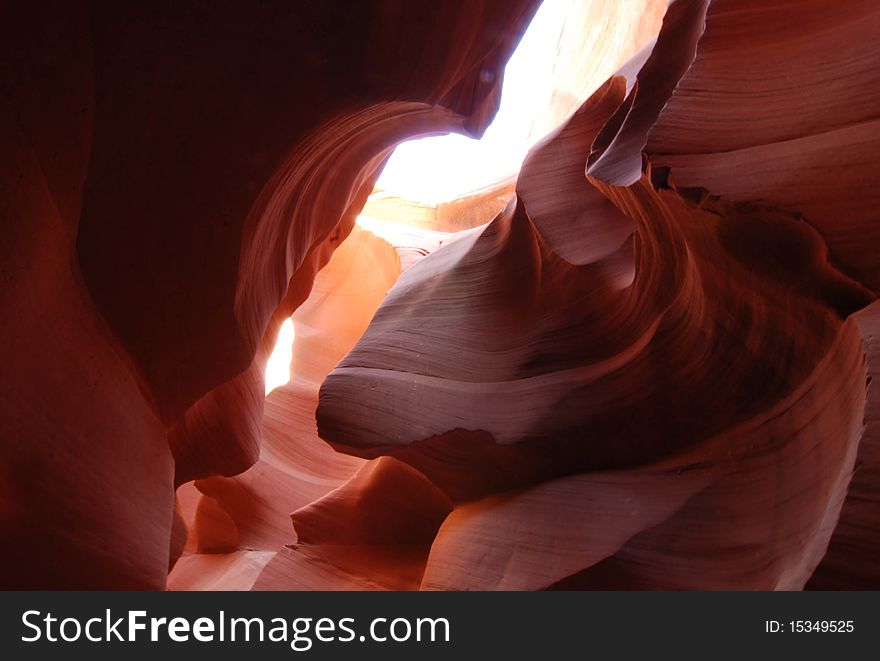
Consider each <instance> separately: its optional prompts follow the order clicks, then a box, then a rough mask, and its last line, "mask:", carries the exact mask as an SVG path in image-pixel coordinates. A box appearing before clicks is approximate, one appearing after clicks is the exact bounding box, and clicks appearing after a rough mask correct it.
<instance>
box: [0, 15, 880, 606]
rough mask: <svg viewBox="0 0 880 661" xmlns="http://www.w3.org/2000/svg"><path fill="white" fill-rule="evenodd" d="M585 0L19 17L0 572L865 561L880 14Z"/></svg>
mask: <svg viewBox="0 0 880 661" xmlns="http://www.w3.org/2000/svg"><path fill="white" fill-rule="evenodd" d="M570 5H571V7H570V10H569V11H568V14H567V19H566V21H567V22H566V24H565V29H564V30H563V32H562V34H561V37H560V39H559V43H558V49H559V56H560V65H559V66H558V67H557V70H555V71H554V79H553V81H552V88H553V90H554V92H553V93H552V94H551V95H550V98H549V99H548V104H547V108H546V110H545V111H544V114H543V115H542V116H540V117H538V118H536V120H535V124H534V130H536V131H540V132H542V133H544V132H546V135H545V137H543V138H542V139H541V140H540V141H538V142H537V144H536V145H535V146H534V147H533V148H532V150H531V151H530V152H529V154H528V156H527V158H526V160H525V162H524V163H523V165H522V167H521V169H520V170H519V174H518V176H517V178H516V180H515V181H505V182H499V183H498V185H497V186H494V187H491V188H490V189H486V190H482V191H474V193H473V194H471V195H468V196H464V197H462V198H459V199H456V200H450V201H448V202H445V203H443V204H441V205H438V206H437V207H436V208H431V209H429V208H427V207H424V208H422V207H420V208H418V209H414V210H407V209H406V208H404V207H400V206H397V207H395V204H396V203H395V202H394V200H393V198H391V197H389V196H386V197H384V198H374V199H373V201H372V202H371V203H370V204H367V198H368V196H369V194H370V193H371V191H372V190H373V186H374V183H375V180H376V178H377V177H378V174H379V172H380V171H381V168H382V166H383V164H384V162H385V160H386V159H387V158H388V156H389V154H390V153H391V150H392V149H393V147H394V146H395V145H396V144H398V143H400V142H401V141H403V140H406V139H409V138H412V137H415V136H419V135H425V134H432V133H438V132H446V131H459V132H463V133H467V134H470V135H473V136H479V135H480V134H481V133H482V132H483V131H484V130H485V128H486V127H487V126H488V124H489V123H490V121H491V119H492V117H493V115H494V113H495V110H496V108H497V104H498V100H499V93H500V88H501V84H502V73H503V68H504V64H505V62H506V61H507V59H508V58H509V56H510V54H511V52H512V51H513V49H514V47H515V46H516V43H517V41H518V40H519V38H520V37H521V35H522V33H523V31H524V30H525V28H526V27H527V24H528V22H529V20H530V18H531V16H532V15H533V14H534V12H535V10H536V9H537V4H536V3H535V2H532V1H529V0H522V1H519V0H517V1H513V2H512V1H510V0H497V1H493V0H483V1H479V0H478V1H471V0H468V1H467V2H443V3H416V2H404V1H400V2H396V1H393V2H382V3H375V4H373V3H354V4H352V5H350V6H345V7H344V8H343V6H342V5H341V4H338V3H332V2H326V3H325V2H321V3H295V4H291V3H266V4H261V5H254V4H253V3H244V2H242V3H238V4H235V3H233V5H231V6H229V7H226V8H224V10H223V11H219V10H216V9H212V8H209V7H202V6H200V7H198V8H196V7H192V6H183V5H180V6H178V5H175V6H174V7H171V8H166V9H165V10H163V11H161V12H159V11H158V10H156V9H155V8H152V7H151V6H150V5H143V6H136V5H124V6H118V7H117V6H112V7H111V6H104V5H101V6H96V7H92V8H89V7H80V6H76V5H51V6H46V7H42V8H38V7H32V6H27V7H26V6H23V5H20V6H18V7H14V6H10V7H6V8H4V9H3V10H2V13H0V26H2V27H0V33H2V34H0V37H2V38H0V50H2V57H0V80H2V83H3V85H2V87H0V90H2V92H0V93H2V95H3V98H4V101H5V103H3V104H2V108H0V152H2V153H3V155H4V156H3V158H2V159H0V164H2V165H0V167H2V172H0V180H2V181H3V185H2V188H0V222H2V229H3V231H2V232H0V256H2V261H0V264H2V266H0V269H2V270H0V274H2V279H3V287H2V288H0V315H2V317H3V319H4V325H3V330H2V331H0V337H2V339H3V342H2V343H0V351H2V352H3V354H2V356H0V531H2V535H3V540H4V544H3V546H2V551H0V587H3V588H7V589H9V588H19V589H20V588H26V589H32V588H61V589H71V588H110V589H166V588H167V589H172V590H213V589H221V590H251V589H253V590H292V589H293V590H309V589H322V590H327V589H333V590H336V589H338V590H351V589H369V590H418V589H424V590H544V589H550V590H556V589H560V590H564V589H662V590H669V589H690V590H701V589H764V590H800V589H878V588H880V564H878V562H877V558H878V557H880V555H878V554H880V486H878V485H880V394H878V392H880V391H878V390H877V388H878V385H877V383H876V382H874V377H875V375H876V374H877V373H878V371H880V339H878V338H880V303H878V302H876V299H877V295H878V293H880V230H878V228H880V218H877V213H878V212H877V209H878V208H880V204H878V200H877V199H876V198H877V195H878V193H877V191H878V190H880V163H878V159H877V157H876V153H877V144H876V141H877V136H878V131H877V126H878V122H880V80H878V76H880V73H878V72H880V46H878V42H877V40H876V39H875V38H874V35H876V34H878V33H880V5H878V4H877V3H876V2H869V1H868V0H856V1H854V2H848V3H837V4H834V3H827V2H823V1H821V0H674V1H673V2H671V3H670V4H669V6H668V8H667V6H666V5H667V3H666V2H665V0H657V1H652V0H626V1H624V2H608V1H606V0H570ZM599 58H601V60H600V59H599ZM365 204H366V205H367V210H368V212H369V213H370V214H376V215H383V214H384V217H382V218H375V217H371V218H367V217H364V218H362V219H361V220H360V221H358V222H357V223H356V221H357V220H358V216H359V214H360V213H361V211H362V210H363V209H364V207H365ZM392 207H395V208H392ZM499 209H501V211H500V212H499V211H498V210H499ZM288 318H292V321H293V325H294V330H295V339H294V340H293V346H292V355H293V358H292V361H291V378H290V381H289V382H288V383H287V384H286V385H283V386H281V387H279V388H277V389H275V390H274V391H273V392H271V393H270V394H269V395H268V396H265V384H264V372H265V369H266V364H267V361H268V359H269V356H270V354H271V352H272V349H273V347H274V346H275V343H276V339H277V337H278V334H279V329H280V327H281V325H282V323H283V322H284V321H285V320H286V319H288Z"/></svg>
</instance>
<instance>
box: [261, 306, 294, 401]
mask: <svg viewBox="0 0 880 661" xmlns="http://www.w3.org/2000/svg"><path fill="white" fill-rule="evenodd" d="M294 335H295V331H294V329H293V319H285V320H284V323H283V324H281V330H279V331H278V340H277V342H275V348H274V349H273V350H272V355H271V356H269V361H268V362H267V363H266V394H267V395H268V394H269V393H270V392H272V391H273V390H275V388H280V387H281V386H283V385H284V384H286V383H287V382H288V381H290V363H291V362H292V361H293V338H294Z"/></svg>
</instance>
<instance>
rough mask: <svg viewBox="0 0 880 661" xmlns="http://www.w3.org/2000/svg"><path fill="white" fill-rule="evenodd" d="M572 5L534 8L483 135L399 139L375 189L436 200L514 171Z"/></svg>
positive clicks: (544, 95) (549, 86)
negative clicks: (405, 140) (475, 137)
mask: <svg viewBox="0 0 880 661" xmlns="http://www.w3.org/2000/svg"><path fill="white" fill-rule="evenodd" d="M571 5H572V0H547V1H546V2H544V3H543V4H542V5H541V7H540V8H539V9H538V12H537V13H536V14H535V17H534V19H533V20H532V22H531V24H530V25H529V28H528V30H527V31H526V33H525V34H524V35H523V38H522V40H521V41H520V43H519V46H517V49H516V51H515V52H514V53H513V55H512V56H511V58H510V60H509V62H508V63H507V67H506V68H505V70H504V81H503V87H502V92H501V104H500V107H499V109H498V113H497V114H496V115H495V119H494V121H493V122H492V124H491V125H490V126H489V128H488V129H486V133H485V134H484V135H483V137H482V139H480V140H474V139H473V138H467V137H465V136H462V135H458V134H450V135H444V136H439V137H430V138H421V139H418V140H410V141H409V142H404V143H403V144H401V145H398V147H397V148H396V149H395V150H394V154H392V156H391V158H390V159H389V160H388V163H387V164H386V165H385V169H384V170H383V171H382V174H381V175H380V177H379V180H378V181H377V182H376V190H384V191H386V192H388V193H391V194H393V195H396V196H398V197H401V198H404V199H407V200H414V201H418V202H421V203H423V204H439V203H441V202H445V201H448V200H452V199H455V198H457V197H460V196H462V195H465V194H467V193H470V192H472V191H475V190H478V189H482V188H486V187H489V186H491V185H492V184H494V183H496V182H500V181H503V180H504V179H507V178H509V177H512V176H515V175H516V173H517V172H519V168H520V165H521V164H522V161H523V159H524V158H525V156H526V153H527V151H528V149H529V147H530V146H531V144H532V142H533V140H532V138H533V135H532V134H533V127H534V124H535V118H536V117H537V116H538V115H539V114H540V113H541V111H542V110H543V109H544V108H546V106H547V105H548V102H549V101H550V97H551V95H552V92H553V76H552V73H553V69H554V67H555V64H556V60H557V59H558V58H557V56H558V51H557V45H558V43H559V38H560V35H561V34H562V30H563V27H564V25H565V18H566V15H567V13H568V10H569V9H570V8H571ZM534 137H537V138H540V137H541V136H534Z"/></svg>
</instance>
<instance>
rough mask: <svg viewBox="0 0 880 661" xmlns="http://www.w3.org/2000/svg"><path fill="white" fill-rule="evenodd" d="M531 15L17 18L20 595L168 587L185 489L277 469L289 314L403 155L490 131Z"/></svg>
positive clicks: (7, 336)
mask: <svg viewBox="0 0 880 661" xmlns="http://www.w3.org/2000/svg"><path fill="white" fill-rule="evenodd" d="M532 11H534V3H532V2H507V1H505V2H500V1H495V2H471V1H468V2H444V3H411V2H376V3H361V2H354V3H327V2H311V1H309V2H298V3H268V4H262V5H254V4H253V3H251V2H228V3H223V5H222V6H201V5H199V6H194V5H191V4H189V3H148V4H140V3H112V4H108V3H94V4H89V3H82V4H78V3H52V2H46V3H7V4H5V5H4V7H3V9H2V16H0V26H2V28H0V31H2V35H0V43H2V47H0V48H2V57H0V60H2V63H3V64H2V69H0V71H2V80H3V87H2V93H3V99H4V102H3V104H2V107H3V110H2V112H3V118H2V121H0V136H2V140H0V153H2V154H3V158H2V168H3V172H2V181H3V188H2V197H0V201H2V207H0V209H2V211H0V214H2V216H0V217H2V228H3V231H2V232H0V237H2V238H0V251H2V269H3V271H2V272H3V281H4V285H3V288H2V294H0V305H2V317H3V319H4V325H3V328H4V330H3V343H2V351H3V356H2V359H0V364H2V368H0V369H2V372H0V384H2V389H3V390H2V403H0V407H2V408H0V439H2V461H0V465H2V467H3V474H2V477H0V493H2V502H3V506H2V518H0V526H2V535H3V539H4V544H3V550H2V552H0V553H2V558H0V566H2V567H3V569H2V572H3V573H2V578H0V584H2V585H3V586H4V587H92V588H100V587H107V588H161V587H162V586H164V584H165V575H166V572H167V567H168V564H169V558H168V555H169V540H170V534H171V525H172V503H173V485H174V484H175V483H181V482H183V481H186V480H189V479H192V478H194V477H208V476H210V475H216V474H218V473H220V474H234V473H238V472H241V471H242V470H244V469H245V468H247V467H248V466H249V465H251V464H252V463H253V462H254V461H255V460H256V458H257V456H258V453H259V434H260V429H261V417H262V410H261V409H262V389H263V386H262V378H261V376H262V362H263V361H264V360H265V357H266V355H267V351H268V348H271V345H272V344H273V340H274V335H275V333H276V332H277V327H278V325H279V324H280V322H281V320H282V319H283V318H284V317H285V316H287V315H288V314H289V313H290V312H291V311H292V310H293V309H294V307H295V306H296V305H297V304H298V303H300V302H301V301H302V300H304V299H305V297H306V295H307V293H308V291H309V289H310V287H311V281H312V279H313V277H314V274H315V272H316V271H317V269H318V268H320V266H321V265H322V264H323V263H324V262H326V260H327V258H328V257H329V255H330V253H331V252H332V250H333V248H334V247H335V246H336V245H338V243H339V242H340V241H342V239H344V238H345V236H347V234H348V233H349V231H350V230H351V226H352V223H353V221H354V214H355V213H356V212H357V210H358V209H359V207H360V206H361V205H362V204H363V202H364V200H365V197H366V194H367V193H369V191H370V189H371V188H372V182H373V180H374V178H375V177H376V175H377V173H378V168H379V167H380V165H381V163H382V162H383V160H384V158H385V156H386V154H387V153H388V151H389V150H390V148H391V147H393V145H394V144H395V143H396V142H398V141H400V140H403V139H406V138H408V137H410V136H412V135H415V134H418V133H420V132H433V131H442V130H457V131H465V132H470V133H472V134H475V135H478V134H479V133H480V132H481V131H482V130H483V129H484V128H485V126H486V125H487V123H488V121H489V119H490V117H491V116H492V114H493V112H494V108H495V104H496V103H497V97H498V90H499V86H500V79H501V71H502V67H503V63H504V61H505V60H506V59H507V57H508V56H509V54H510V52H511V50H512V48H513V46H514V45H515V43H516V40H517V39H518V36H519V35H520V34H521V32H522V30H523V29H524V28H525V25H526V24H527V22H528V18H529V16H530V13H531V12H532ZM279 306H280V308H279ZM175 461H176V467H175ZM175 468H176V469H175Z"/></svg>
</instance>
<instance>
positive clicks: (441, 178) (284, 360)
mask: <svg viewBox="0 0 880 661" xmlns="http://www.w3.org/2000/svg"><path fill="white" fill-rule="evenodd" d="M667 4H668V0H545V1H544V2H543V4H542V5H541V7H540V8H539V9H538V11H537V12H536V14H535V17H534V18H533V19H532V22H531V24H530V25H529V27H528V29H527V30H526V32H525V34H524V35H523V38H522V40H521V41H520V43H519V45H518V46H517V48H516V50H515V51H514V53H513V54H512V56H511V58H510V60H509V62H508V64H507V66H506V68H505V73H504V80H503V86H502V93H501V102H500V104H499V109H498V112H497V114H496V116H495V119H494V121H493V122H492V124H491V125H490V126H489V127H488V128H487V130H486V132H485V134H484V136H483V138H482V139H480V140H474V139H473V138H467V137H465V136H462V135H458V134H449V135H445V136H439V137H429V138H421V139H415V140H410V141H408V142H404V143H402V144H400V145H398V146H397V148H396V149H395V150H394V153H393V154H392V155H391V157H390V158H389V160H388V162H387V164H386V165H385V168H384V170H383V171H382V174H381V175H380V177H379V179H378V181H377V182H376V187H375V190H374V191H373V195H371V196H370V199H369V200H368V202H367V205H366V207H365V208H364V213H363V215H362V216H361V217H360V219H359V220H358V224H359V225H360V226H361V227H363V228H364V229H367V230H369V231H371V232H373V233H374V234H376V235H377V236H379V237H380V238H382V239H384V240H386V241H388V242H389V243H390V244H391V245H393V246H395V247H396V248H398V252H399V254H400V255H401V266H402V267H403V268H404V269H405V268H407V267H408V266H409V264H411V263H413V262H414V261H415V260H417V259H419V258H420V257H422V256H424V255H425V254H427V253H428V252H431V251H432V250H433V249H435V248H436V247H438V246H439V245H440V244H441V243H445V242H447V241H451V240H455V239H456V238H457V237H459V236H461V235H462V230H466V229H469V228H473V227H476V226H478V225H482V224H484V223H486V222H488V221H490V220H491V219H492V217H493V216H494V215H495V214H497V213H498V212H499V211H500V210H501V209H503V208H504V206H505V204H506V203H507V201H508V200H509V199H510V196H512V194H513V182H514V181H515V177H516V175H517V174H518V173H519V170H520V167H521V166H522V162H523V160H524V159H525V157H526V154H527V153H528V150H529V149H530V148H531V147H532V146H533V145H534V144H535V143H537V142H538V141H539V140H540V139H541V138H543V137H544V136H545V135H547V134H548V133H549V132H551V131H552V130H554V129H555V128H556V127H557V126H558V125H559V124H561V123H562V122H564V121H565V120H566V119H567V118H568V117H569V116H570V115H571V113H573V112H574V111H575V110H576V109H577V108H578V107H580V105H581V104H582V103H583V102H584V101H585V100H586V99H587V98H588V97H589V96H590V95H591V94H592V93H593V91H595V90H596V89H597V88H598V87H599V86H600V85H601V84H602V83H603V82H605V80H607V79H608V77H609V76H610V75H612V74H614V72H615V71H617V70H618V68H619V67H620V66H621V65H622V64H623V63H624V62H626V61H627V60H629V59H630V57H632V56H633V55H635V54H636V53H637V52H639V50H640V49H642V48H643V47H644V46H645V45H646V44H648V43H649V42H650V41H651V39H653V38H655V37H656V35H657V32H658V31H659V29H660V24H661V21H662V17H663V15H664V13H665V11H666V7H667ZM438 230H439V231H438ZM293 340H294V330H293V322H292V321H291V320H289V319H288V320H287V321H285V322H284V325H283V326H282V328H281V331H280V333H279V335H278V342H277V344H276V346H275V349H274V350H273V352H272V355H271V357H270V358H269V362H268V365H267V368H266V394H268V393H270V392H271V391H272V390H273V389H275V388H277V387H279V386H281V385H284V384H285V383H287V382H288V381H289V380H290V363H291V356H292V345H293Z"/></svg>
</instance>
